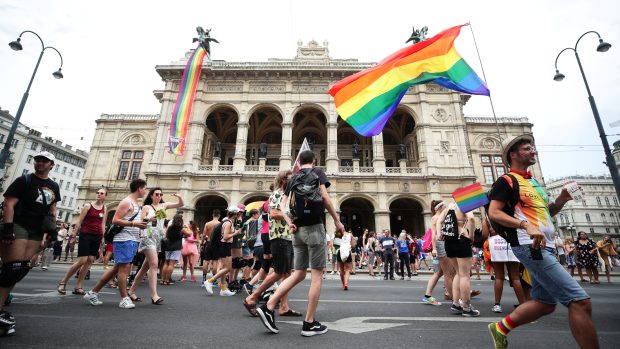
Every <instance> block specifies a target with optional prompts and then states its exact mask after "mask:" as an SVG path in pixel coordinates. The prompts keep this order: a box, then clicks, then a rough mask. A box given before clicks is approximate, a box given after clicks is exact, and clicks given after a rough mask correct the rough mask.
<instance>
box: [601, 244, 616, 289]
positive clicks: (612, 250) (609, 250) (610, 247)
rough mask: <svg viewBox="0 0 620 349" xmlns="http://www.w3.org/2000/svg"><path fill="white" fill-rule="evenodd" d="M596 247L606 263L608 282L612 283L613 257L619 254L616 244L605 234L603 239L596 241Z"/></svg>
mask: <svg viewBox="0 0 620 349" xmlns="http://www.w3.org/2000/svg"><path fill="white" fill-rule="evenodd" d="M596 249H597V250H598V252H599V253H600V255H601V259H602V260H603V262H604V263H605V276H607V282H608V283H611V275H610V273H611V269H612V263H611V258H612V257H615V256H617V255H618V252H616V245H615V244H614V242H613V241H611V238H610V237H609V235H604V236H603V240H600V241H599V242H597V243H596Z"/></svg>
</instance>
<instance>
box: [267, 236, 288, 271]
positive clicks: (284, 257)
mask: <svg viewBox="0 0 620 349" xmlns="http://www.w3.org/2000/svg"><path fill="white" fill-rule="evenodd" d="M271 254H272V256H271V266H272V267H273V271H275V272H276V274H279V275H282V274H289V273H290V272H291V270H292V269H293V242H292V241H289V240H284V239H273V240H271Z"/></svg>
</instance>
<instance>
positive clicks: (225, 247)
mask: <svg viewBox="0 0 620 349" xmlns="http://www.w3.org/2000/svg"><path fill="white" fill-rule="evenodd" d="M231 249H232V242H220V251H219V257H220V258H226V257H230V256H231V253H230V250H231Z"/></svg>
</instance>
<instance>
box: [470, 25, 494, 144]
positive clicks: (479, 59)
mask: <svg viewBox="0 0 620 349" xmlns="http://www.w3.org/2000/svg"><path fill="white" fill-rule="evenodd" d="M466 25H467V26H469V29H470V30H471V37H472V38H473V39H474V46H475V47H476V53H477V54H478V62H480V68H481V69H482V78H483V79H484V83H485V84H487V86H489V84H488V82H487V76H486V74H485V73H484V65H483V64H482V58H480V51H479V50H478V44H477V43H476V36H475V35H474V27H473V26H472V25H471V22H467V24H466ZM489 102H491V110H492V111H493V120H495V127H496V128H497V136H498V137H499V146H500V148H501V146H502V135H501V133H500V132H499V123H498V122H497V116H496V115H495V107H494V106H493V97H491V94H490V93H489Z"/></svg>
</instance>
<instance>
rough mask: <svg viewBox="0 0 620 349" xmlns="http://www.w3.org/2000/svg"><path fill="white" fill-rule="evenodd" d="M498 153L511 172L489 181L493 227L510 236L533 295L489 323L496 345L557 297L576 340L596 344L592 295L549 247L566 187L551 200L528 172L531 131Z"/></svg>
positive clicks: (565, 199)
mask: <svg viewBox="0 0 620 349" xmlns="http://www.w3.org/2000/svg"><path fill="white" fill-rule="evenodd" d="M502 159H503V160H504V163H505V164H507V165H508V166H510V173H509V174H506V175H504V176H502V177H500V178H498V179H497V181H495V183H494V184H493V187H492V189H491V192H490V194H489V198H490V200H491V202H490V205H489V217H490V219H491V222H492V223H494V224H496V225H497V226H496V227H495V230H496V231H497V233H498V234H499V235H500V236H502V237H503V238H505V239H506V241H508V243H509V244H510V247H511V248H512V252H513V253H514V255H515V256H516V257H517V259H519V261H520V262H521V264H523V266H524V267H525V268H527V270H528V272H529V274H530V277H531V281H532V300H529V301H527V302H525V303H523V304H521V305H520V306H518V307H517V308H516V309H514V310H513V311H512V313H510V315H508V316H506V317H505V318H503V319H502V320H500V321H499V322H497V323H490V324H489V325H488V329H489V331H490V333H491V338H492V340H493V343H494V345H495V347H496V348H506V347H507V346H508V340H507V339H506V338H507V335H508V333H509V332H510V331H512V330H514V329H515V328H516V327H518V326H521V325H525V324H528V323H531V322H533V321H536V320H537V319H539V318H541V317H543V316H545V315H548V314H551V313H553V312H554V311H555V307H556V304H557V303H561V304H562V305H564V306H566V307H568V320H569V324H570V329H571V332H572V334H573V337H574V338H575V340H576V341H577V344H578V345H579V346H580V347H581V348H598V347H599V343H598V335H597V333H596V329H595V327H594V323H593V321H592V303H591V302H590V296H588V294H587V293H586V292H585V291H584V290H583V288H581V286H579V283H577V281H575V279H573V278H572V277H571V276H570V275H569V274H568V272H567V271H566V270H565V269H564V268H563V267H562V265H560V263H559V262H558V260H557V258H556V256H555V250H554V248H553V246H554V243H553V232H554V230H555V228H554V225H553V221H552V219H551V217H553V216H555V215H556V214H557V213H558V212H560V210H561V209H562V207H564V205H565V204H566V203H567V202H568V201H569V200H572V198H571V196H570V194H569V193H568V191H567V190H566V188H564V189H562V192H561V193H560V194H559V195H558V196H557V197H556V199H555V201H554V202H549V201H550V200H549V197H548V196H547V194H546V193H545V191H544V189H543V188H542V187H541V186H540V184H539V183H538V181H536V180H535V179H534V178H532V174H531V173H530V172H528V168H529V167H530V166H532V165H534V164H535V163H536V147H535V146H534V138H533V137H532V136H530V135H521V136H518V137H515V138H514V139H512V140H510V141H509V142H507V143H506V144H505V146H504V148H503V151H502ZM543 242H544V244H543Z"/></svg>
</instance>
